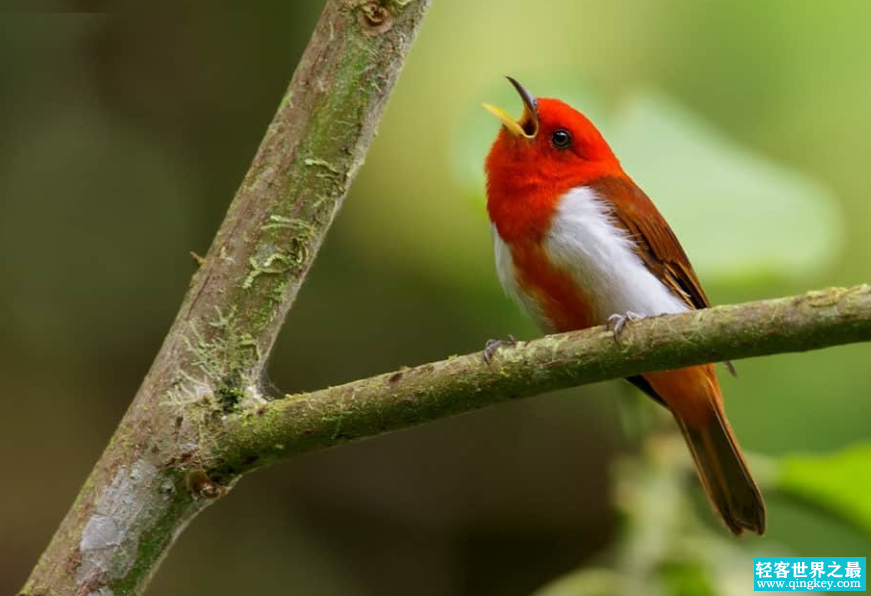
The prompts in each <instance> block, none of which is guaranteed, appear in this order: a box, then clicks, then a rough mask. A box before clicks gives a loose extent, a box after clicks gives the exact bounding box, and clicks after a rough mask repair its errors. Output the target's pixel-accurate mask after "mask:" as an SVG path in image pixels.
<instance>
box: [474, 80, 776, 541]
mask: <svg viewBox="0 0 871 596" xmlns="http://www.w3.org/2000/svg"><path fill="white" fill-rule="evenodd" d="M507 78H508V80H509V82H510V83H511V84H512V85H513V86H514V88H515V90H516V91H517V93H518V94H519V95H520V99H521V101H522V102H523V113H522V115H521V117H520V118H519V119H516V120H515V119H514V118H513V117H512V116H511V115H509V114H508V112H506V111H505V110H503V109H501V108H498V107H495V106H493V105H490V104H486V103H485V104H483V105H484V107H485V108H486V109H487V110H488V111H489V112H491V113H492V114H493V115H494V116H496V118H497V119H498V120H499V122H500V123H501V125H502V126H501V127H500V129H499V132H498V134H497V136H496V140H495V141H494V142H493V144H492V146H491V147H490V151H489V153H488V155H487V158H486V161H485V166H484V169H485V173H486V177H487V182H486V191H487V213H488V215H489V218H490V222H491V224H492V232H493V241H494V248H495V260H496V270H497V274H498V277H499V281H500V282H501V285H502V287H503V288H504V290H505V292H506V294H508V296H510V297H511V298H512V299H513V300H514V301H515V302H516V303H517V304H518V305H519V306H520V308H521V310H523V311H525V313H526V314H527V315H528V316H529V317H530V318H531V319H532V320H533V321H534V322H535V323H536V324H537V325H538V327H539V328H540V329H541V330H542V331H543V332H544V333H557V332H565V331H572V330H576V329H585V328H589V327H593V326H600V325H606V326H607V327H608V328H612V327H613V332H614V336H615V338H618V334H619V333H620V332H621V330H622V329H623V327H624V325H625V324H626V322H627V321H631V320H636V319H638V318H643V317H649V316H657V315H662V314H670V313H680V312H686V311H690V310H695V309H703V308H707V307H709V306H710V302H709V301H708V297H707V296H706V295H705V291H704V289H703V288H702V285H701V283H700V282H699V278H698V276H697V275H696V273H695V271H694V269H693V266H692V265H691V264H690V261H689V258H688V257H687V255H686V253H685V252H684V250H683V248H682V247H681V244H680V242H679V241H678V239H677V237H676V236H675V234H674V232H672V230H671V228H670V227H669V225H668V223H667V222H666V220H665V218H664V217H663V216H662V215H661V214H660V212H659V211H658V210H657V208H656V207H655V206H654V204H653V202H652V201H651V200H650V198H649V197H648V196H647V195H646V194H645V193H644V191H642V190H641V188H639V186H638V185H637V184H635V182H634V181H633V180H632V179H631V178H630V177H629V176H628V175H627V174H626V173H625V172H624V171H623V168H622V166H621V164H620V162H619V160H618V159H617V157H616V156H615V155H614V152H613V151H612V149H611V147H610V146H609V145H608V143H607V142H606V141H605V139H604V137H603V136H602V134H601V133H600V132H599V130H598V129H597V128H596V127H595V126H594V125H593V124H592V122H590V120H589V119H588V118H587V117H586V116H584V115H583V114H582V113H581V112H579V111H578V110H576V109H574V108H573V107H571V106H570V105H568V104H566V103H564V102H563V101H560V100H559V99H553V98H537V97H534V96H533V95H532V94H530V92H529V91H527V90H526V88H524V87H523V86H522V85H521V84H520V83H518V82H517V81H516V80H515V79H513V78H511V77H507ZM500 343H501V342H496V343H495V344H491V346H490V347H491V348H492V347H494V346H495V347H498V346H499V344H500ZM490 352H491V353H489V354H488V350H485V356H492V351H490ZM728 365H729V366H730V370H731V371H733V370H734V369H732V368H731V364H728ZM627 380H628V381H629V382H630V383H632V384H633V385H635V386H636V387H638V388H639V389H640V390H641V391H642V392H644V393H646V394H647V395H648V396H650V397H652V398H653V399H654V400H655V401H657V402H659V403H660V404H661V405H663V406H665V407H666V408H667V409H668V410H669V411H670V412H671V414H672V415H673V417H674V419H675V421H676V423H677V426H678V428H679V429H680V432H681V434H682V435H683V438H684V439H685V441H686V443H687V446H688V447H689V451H690V454H691V455H692V458H693V461H694V463H695V467H696V470H697V473H698V477H699V480H700V481H701V484H702V487H703V488H704V491H705V494H706V495H707V497H708V500H709V501H710V503H711V505H712V507H713V509H714V511H715V512H716V513H717V514H719V517H720V519H722V521H723V522H724V523H725V525H726V527H727V528H728V529H729V530H730V531H731V532H732V533H734V534H735V535H741V534H742V533H743V532H744V531H745V530H748V531H751V532H755V533H757V534H760V535H762V534H764V532H765V518H766V512H765V503H764V501H763V498H762V494H761V493H760V491H759V488H758V486H757V484H756V482H755V481H754V479H753V476H752V475H751V473H750V469H749V467H748V465H747V462H746V459H745V457H744V455H743V453H742V452H741V448H740V447H739V445H738V442H737V440H736V438H735V435H734V433H733V431H732V428H731V426H730V424H729V421H728V420H727V418H726V413H725V410H724V408H723V396H722V392H721V390H720V385H719V382H718V380H717V376H716V373H715V370H714V365H713V364H704V365H699V366H690V367H686V368H678V369H672V370H663V371H658V372H651V373H646V374H643V375H636V376H632V377H629V378H628V379H627Z"/></svg>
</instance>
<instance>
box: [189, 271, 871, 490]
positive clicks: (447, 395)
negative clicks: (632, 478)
mask: <svg viewBox="0 0 871 596" xmlns="http://www.w3.org/2000/svg"><path fill="white" fill-rule="evenodd" d="M869 340H871V287H869V286H868V285H862V286H857V287H854V288H849V289H845V288H830V289H827V290H823V291H815V292H809V293H807V294H804V295H801V296H793V297H789V298H777V299H774V300H763V301H760V302H750V303H746V304H738V305H731V306H718V307H715V308H711V309H707V310H700V311H693V312H688V313H684V314H679V315H667V316H659V317H651V318H647V319H643V320H641V321H638V322H633V323H629V324H627V326H626V327H625V328H624V330H623V331H622V332H621V334H620V337H619V341H615V339H614V337H613V334H612V333H611V332H610V331H608V330H606V329H605V328H604V327H597V328H592V329H587V330H583V331H577V332H572V333H564V334H560V335H552V336H548V337H545V338H542V339H537V340H535V341H531V342H528V343H524V342H521V343H519V344H518V345H517V346H515V347H507V348H502V349H501V350H500V351H499V352H498V353H497V355H496V357H495V358H494V360H493V361H492V362H491V363H489V364H488V363H486V362H484V359H483V358H482V355H481V353H480V352H479V353H475V354H469V355H466V356H458V357H453V358H449V359H447V360H442V361H441V362H434V363H431V364H424V365H422V366H416V367H414V368H409V369H403V370H398V371H395V372H392V373H386V374H383V375H379V376H376V377H372V378H370V379H364V380H360V381H354V382H352V383H347V384H345V385H340V386H337V387H330V388H328V389H323V390H320V391H314V392H312V393H308V394H303V395H290V396H287V397H285V398H284V399H279V400H276V401H273V402H270V403H268V404H264V405H262V406H260V407H259V408H256V409H254V410H251V411H246V412H244V413H241V414H237V415H232V416H228V417H226V418H224V419H223V420H222V421H220V422H218V423H216V424H215V426H214V427H213V430H214V432H215V436H216V437H217V440H216V441H215V443H214V449H212V450H211V451H210V453H209V455H208V461H207V465H206V469H207V472H208V473H209V474H210V476H211V477H213V478H218V479H225V478H230V477H235V476H237V475H238V474H240V473H242V472H245V471H248V470H251V469H254V468H257V467H260V466H263V465H268V464H271V463H274V462H276V461H279V460H281V459H283V458H286V457H288V456H291V455H294V454H298V453H303V452H306V451H312V450H316V449H324V448H326V447H331V446H333V445H337V444H340V443H343V442H345V441H349V440H353V439H360V438H363V437H369V436H374V435H378V434H381V433H384V432H388V431H392V430H398V429H402V428H407V427H410V426H413V425H416V424H420V423H422V422H427V421H431V420H435V419H439V418H444V417H446V416H451V415H454V414H459V413H462V412H468V411H471V410H476V409H479V408H483V407H486V406H489V405H493V404H496V403H499V402H502V401H507V400H512V399H519V398H523V397H528V396H531V395H536V394H539V393H542V392H544V391H551V390H554V389H562V388H565V387H572V386H576V385H583V384H586V383H596V382H599V381H605V380H608V379H619V378H622V377H627V376H631V375H636V374H639V373H644V372H650V371H654V370H663V369H670V368H677V367H682V366H688V365H692V364H701V363H705V362H720V361H724V360H737V359H740V358H747V357H751V356H765V355H768V354H777V353H782V352H797V351H807V350H815V349H819V348H825V347H829V346H834V345H840V344H847V343H853V342H860V341H869Z"/></svg>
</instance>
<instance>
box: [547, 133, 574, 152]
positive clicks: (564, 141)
mask: <svg viewBox="0 0 871 596" xmlns="http://www.w3.org/2000/svg"><path fill="white" fill-rule="evenodd" d="M550 142H551V143H553V146H554V147H556V148H557V149H568V148H569V147H570V146H571V144H572V135H571V134H569V131H567V130H565V129H563V128H560V129H559V130H555V131H554V132H553V134H552V135H550Z"/></svg>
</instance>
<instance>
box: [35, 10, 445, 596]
mask: <svg viewBox="0 0 871 596" xmlns="http://www.w3.org/2000/svg"><path fill="white" fill-rule="evenodd" d="M429 2H430V0H381V1H380V2H378V1H375V0H371V1H361V0H328V1H327V3H326V7H325V8H324V12H323V14H322V16H321V19H320V21H319V22H318V25H317V27H316V29H315V31H314V34H313V35H312V38H311V41H310V42H309V44H308V47H307V48H306V51H305V54H304V56H303V58H302V60H301V62H300V64H299V66H298V67H297V70H296V72H295V73H294V76H293V79H292V81H291V83H290V86H289V88H288V90H287V92H286V94H285V96H284V98H283V99H282V101H281V104H280V106H279V108H278V111H277V113H276V114H275V117H274V119H273V121H272V123H271V124H270V126H269V128H268V130H267V131H266V134H265V136H264V139H263V141H262V143H261V145H260V148H259V150H258V152H257V155H256V157H255V158H254V161H253V163H252V165H251V168H250V170H249V171H248V174H247V175H246V176H245V179H244V180H243V182H242V185H241V186H240V188H239V190H238V192H237V193H236V197H235V198H234V199H233V202H232V204H231V205H230V208H229V210H228V212H227V216H226V218H225V220H224V222H223V224H222V225H221V228H220V229H219V231H218V233H217V236H216V238H215V241H214V242H213V244H212V246H211V248H210V250H209V252H208V254H207V256H206V258H205V261H204V263H203V265H202V267H201V269H200V271H199V272H198V273H197V275H196V276H195V278H194V280H193V282H192V285H191V289H190V291H189V292H188V295H187V297H186V298H185V300H184V303H183V305H182V307H181V309H180V311H179V314H178V316H177V318H176V320H175V322H174V323H173V326H172V328H171V329H170V331H169V333H168V335H167V337H166V340H165V341H164V344H163V346H162V347H161V350H160V352H159V353H158V355H157V357H156V359H155V361H154V364H153V365H152V368H151V370H150V371H149V373H148V375H147V376H146V378H145V380H144V381H143V384H142V386H141V387H140V389H139V391H138V393H137V395H136V397H135V399H134V401H133V403H132V404H131V406H130V408H129V410H128V411H127V413H126V414H125V416H124V418H123V419H122V421H121V423H120V425H119V427H118V429H117V430H116V432H115V435H114V436H113V438H112V440H111V442H110V443H109V446H108V447H107V448H106V450H105V452H104V453H103V454H102V456H101V458H100V460H99V462H98V463H97V464H96V466H95V468H94V470H93V471H92V472H91V475H90V477H89V478H88V480H87V482H86V483H85V485H84V487H83V488H82V491H81V493H80V494H79V496H78V498H77V500H76V502H75V503H74V504H73V506H72V508H71V509H70V511H69V512H68V513H67V515H66V517H65V518H64V520H63V522H62V523H61V525H60V527H59V529H58V530H57V533H56V534H55V535H54V537H53V538H52V540H51V543H50V544H49V546H48V548H47V549H46V551H45V552H44V553H43V555H42V557H41V558H40V560H39V563H38V564H37V566H36V568H35V569H34V570H33V572H32V574H31V576H30V578H29V579H28V581H27V584H26V585H25V587H24V589H23V591H22V592H21V594H22V595H25V594H26V595H28V596H37V595H43V594H52V595H55V594H82V595H98V594H99V595H101V596H107V595H109V594H114V595H120V594H139V593H141V592H142V591H143V589H144V588H145V586H146V585H147V583H148V580H149V578H150V577H151V575H152V574H153V573H154V571H155V570H156V568H157V566H158V564H159V562H160V560H161V558H162V557H163V556H164V555H165V554H166V552H167V550H168V549H169V547H170V546H171V544H172V542H173V540H174V539H175V537H176V536H177V535H178V534H179V533H180V532H181V531H182V529H183V528H184V526H185V524H186V523H187V522H189V521H190V520H191V519H192V518H193V517H194V516H195V515H196V514H197V513H198V512H199V511H201V510H202V509H203V508H204V507H205V506H207V505H208V504H209V503H211V502H213V501H214V500H215V498H217V497H219V496H221V495H223V494H225V493H226V492H227V490H229V488H231V487H232V484H233V482H234V480H235V479H234V478H225V479H221V481H220V482H217V481H215V480H213V479H212V478H210V477H209V476H208V475H207V474H206V473H205V471H204V470H203V467H202V465H201V464H202V462H201V457H200V452H201V451H202V450H203V449H204V448H205V447H206V446H209V447H211V446H212V443H213V441H214V437H211V436H209V433H208V431H207V424H206V423H207V422H208V421H209V420H212V419H214V418H215V417H219V416H222V415H224V414H225V413H227V412H231V411H234V410H238V409H239V408H241V407H244V406H245V405H246V404H245V403H240V400H242V398H243V397H244V396H245V395H251V394H252V393H255V394H256V385H257V381H258V378H259V375H260V373H261V370H262V368H263V366H264V365H265V363H266V360H267V357H268V354H269V352H270V350H271V349H272V345H273V343H274V341H275V338H276V336H277V334H278V332H279V330H280V328H281V325H282V323H283V321H284V317H285V315H286V313H287V311H288V310H289V309H290V307H291V305H292V304H293V301H294V298H295V297H296V294H297V292H298V290H299V288H300V286H301V284H302V282H303V281H304V279H305V275H306V273H307V272H308V269H309V267H310V266H311V264H312V262H313V260H314V258H315V255H316V254H317V251H318V249H319V248H320V245H321V242H322V240H323V238H324V235H325V234H326V231H327V229H328V228H329V226H330V224H331V223H332V220H333V218H334V216H335V214H336V212H337V210H338V208H339V207H340V206H341V203H342V200H343V199H344V197H345V194H346V193H347V190H348V187H349V185H350V183H351V181H352V180H353V178H354V175H355V174H356V172H357V170H358V169H359V167H360V165H361V164H362V162H363V159H364V156H365V153H366V150H367V148H368V147H369V144H370V143H371V141H372V138H373V135H374V132H375V129H376V127H377V125H378V122H379V120H380V117H381V114H382V112H383V109H384V106H385V104H386V102H387V99H388V97H389V95H390V92H391V91H392V89H393V86H394V83H395V82H396V78H397V76H398V74H399V71H400V69H401V66H402V64H403V62H404V60H405V57H406V55H407V53H408V50H409V48H410V45H411V43H412V41H413V39H414V37H415V34H416V33H417V31H418V29H419V26H420V23H421V20H422V18H423V16H424V13H425V11H426V9H427V7H428V5H429Z"/></svg>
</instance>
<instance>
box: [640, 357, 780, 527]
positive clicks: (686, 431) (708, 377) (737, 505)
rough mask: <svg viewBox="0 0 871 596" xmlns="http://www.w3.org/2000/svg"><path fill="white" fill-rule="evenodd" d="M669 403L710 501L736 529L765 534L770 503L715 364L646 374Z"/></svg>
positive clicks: (646, 377)
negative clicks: (735, 426) (729, 413)
mask: <svg viewBox="0 0 871 596" xmlns="http://www.w3.org/2000/svg"><path fill="white" fill-rule="evenodd" d="M645 380H646V381H647V382H648V383H649V384H650V385H651V387H652V389H654V390H655V392H656V393H657V395H659V396H660V397H661V398H662V400H663V401H664V402H665V403H666V404H667V405H668V406H669V409H670V410H671V412H672V414H673V415H674V418H675V420H677V424H678V426H679V427H680V430H681V433H683V436H684V439H686V442H687V445H688V446H689V449H690V453H691V454H692V456H693V460H694V461H695V464H696V471H697V472H698V475H699V479H700V480H701V481H702V486H703V487H704V489H705V493H706V494H707V496H708V500H709V501H710V502H711V505H712V506H713V507H714V509H715V510H716V511H717V513H719V514H720V517H721V518H722V519H723V521H724V522H725V523H726V525H727V526H728V527H729V529H730V530H731V531H732V532H733V533H734V534H741V533H743V532H744V530H750V531H751V532H756V533H757V534H763V533H765V503H764V501H763V500H762V494H761V493H760V492H759V488H758V487H757V486H756V482H754V480H753V476H751V475H750V470H749V469H748V468H747V462H746V461H745V459H744V455H743V454H742V453H741V448H740V447H739V446H738V442H737V440H736V439H735V435H734V434H733V433H732V428H731V427H730V426H729V421H728V420H726V414H725V412H724V411H723V405H722V403H723V402H722V397H721V394H720V387H719V383H717V378H716V375H715V373H714V369H713V366H712V365H710V364H709V365H704V366H693V367H689V368H684V369H677V370H671V371H663V372H659V373H652V374H649V375H645Z"/></svg>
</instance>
